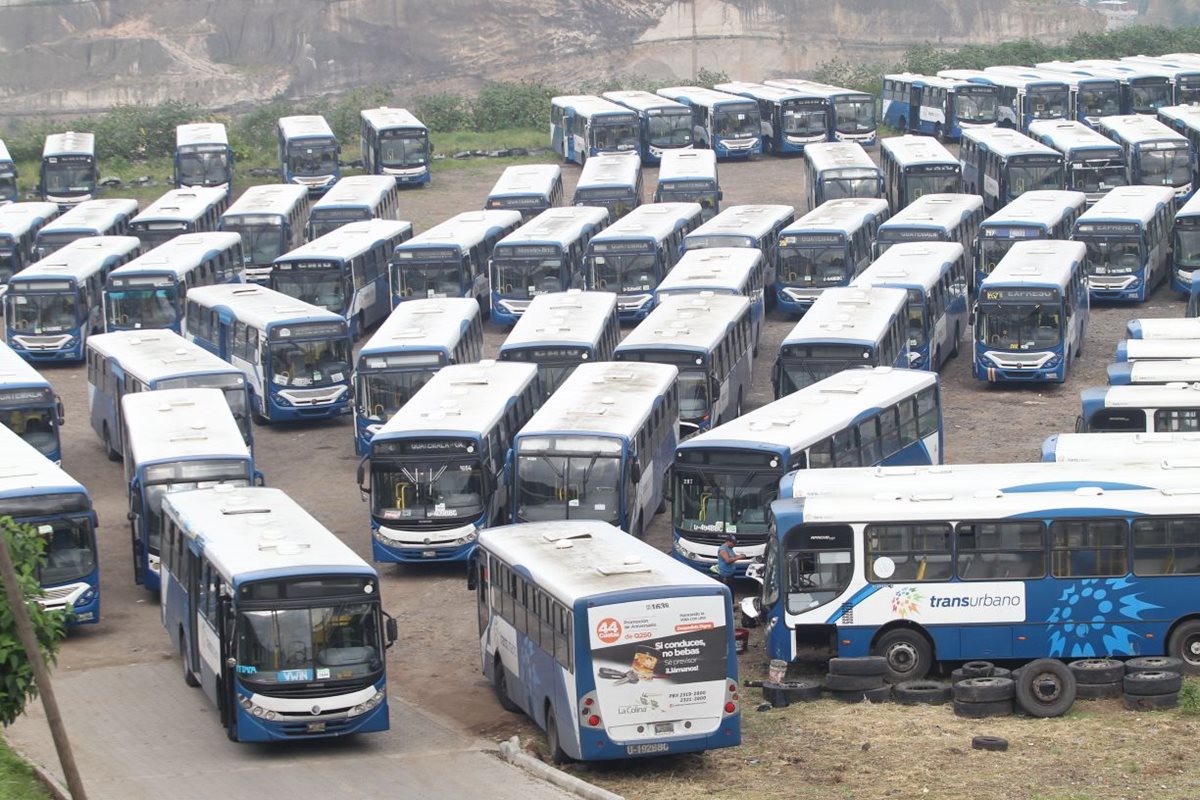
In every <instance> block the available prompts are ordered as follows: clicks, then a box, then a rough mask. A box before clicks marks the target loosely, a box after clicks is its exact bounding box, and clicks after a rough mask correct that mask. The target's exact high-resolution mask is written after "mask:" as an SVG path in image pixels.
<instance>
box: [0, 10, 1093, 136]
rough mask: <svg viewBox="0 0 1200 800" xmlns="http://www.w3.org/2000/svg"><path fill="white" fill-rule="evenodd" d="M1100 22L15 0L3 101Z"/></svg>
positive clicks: (1065, 28)
mask: <svg viewBox="0 0 1200 800" xmlns="http://www.w3.org/2000/svg"><path fill="white" fill-rule="evenodd" d="M1102 27H1103V23H1102V21H1101V20H1100V19H1099V18H1098V17H1097V16H1096V15H1094V14H1091V13H1090V12H1087V11H1084V10H1082V9H1081V8H1080V7H1079V6H1078V5H1076V4H1075V3H1074V1H1073V0H1050V2H1041V3H1026V2H1021V0H832V1H831V0H674V1H673V2H669V1H668V0H490V1H487V0H157V2H151V0H119V1H118V0H83V1H82V2H80V1H78V0H63V1H61V2H60V1H56V0H40V1H34V2H22V0H0V99H3V100H4V102H5V106H6V113H8V109H13V110H15V111H16V112H17V113H46V112H50V113H73V112H87V111H98V110H103V109H106V108H110V107H112V106H114V105H117V104H120V103H154V102H158V101H162V100H165V99H168V98H185V99H187V100H189V101H191V102H195V103H199V104H201V105H205V106H214V107H227V106H231V105H235V104H239V103H251V102H254V101H257V100H262V99H266V98H271V97H275V96H279V95H282V96H288V97H300V96H309V95H315V94H320V93H324V92H335V91H339V90H343V89H347V88H350V87H354V86H361V85H387V86H391V87H394V88H395V89H396V91H397V93H398V94H399V95H400V96H401V97H402V98H403V97H405V96H411V95H416V94H420V93H423V92H428V91H431V90H436V89H466V88H470V87H472V86H477V85H478V84H479V83H481V82H482V81H483V80H486V79H521V78H530V79H543V78H546V77H548V76H552V77H553V78H554V79H556V80H559V81H562V82H571V81H573V80H577V79H588V78H591V79H594V78H596V77H597V76H598V75H603V74H606V73H607V72H613V71H620V72H634V73H644V74H648V75H652V76H655V77H663V78H669V77H679V78H681V79H686V78H687V77H688V76H690V75H692V74H693V73H694V71H695V70H696V69H698V68H701V67H707V68H709V69H715V70H722V71H724V72H726V73H728V74H729V75H730V76H731V77H736V78H744V79H757V78H760V77H765V76H767V75H775V74H783V73H803V72H805V71H807V70H811V69H812V68H814V67H815V66H816V65H817V64H819V63H821V62H823V61H827V60H829V59H832V58H841V59H843V60H858V59H862V60H868V61H886V60H889V59H892V58H894V57H896V56H898V55H899V54H900V53H902V52H903V50H904V48H905V47H907V46H908V45H910V44H912V43H914V42H923V41H931V42H935V43H937V44H939V45H942V46H953V45H959V44H963V43H966V42H984V41H998V40H1001V39H1009V38H1018V37H1036V38H1040V39H1051V40H1055V39H1064V38H1067V37H1069V36H1071V35H1072V34H1074V33H1076V32H1078V31H1081V30H1099V29H1101V28H1102Z"/></svg>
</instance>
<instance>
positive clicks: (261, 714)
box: [238, 694, 279, 720]
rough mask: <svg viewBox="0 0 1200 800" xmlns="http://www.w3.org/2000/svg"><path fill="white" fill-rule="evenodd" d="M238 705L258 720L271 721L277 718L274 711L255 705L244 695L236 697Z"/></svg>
mask: <svg viewBox="0 0 1200 800" xmlns="http://www.w3.org/2000/svg"><path fill="white" fill-rule="evenodd" d="M238 705H240V706H241V707H242V708H244V709H245V710H246V711H248V712H250V715H251V716H252V717H256V718H258V719H266V720H273V719H275V718H276V717H278V716H279V715H278V714H276V713H275V712H274V711H271V710H269V709H266V708H263V707H262V706H259V705H255V704H254V703H252V702H251V701H250V698H249V697H247V696H246V695H244V694H240V695H238Z"/></svg>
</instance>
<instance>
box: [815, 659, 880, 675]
mask: <svg viewBox="0 0 1200 800" xmlns="http://www.w3.org/2000/svg"><path fill="white" fill-rule="evenodd" d="M886 672H887V659H886V658H884V657H883V656H862V657H859V658H831V659H829V674H830V675H873V676H877V677H882V676H883V675H884V674H885V673H886Z"/></svg>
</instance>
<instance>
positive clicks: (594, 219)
mask: <svg viewBox="0 0 1200 800" xmlns="http://www.w3.org/2000/svg"><path fill="white" fill-rule="evenodd" d="M596 160H597V159H592V163H595V162H596ZM608 221H609V216H608V212H607V211H605V210H604V209H603V208H595V207H591V206H573V207H571V208H552V209H550V210H548V211H543V212H542V213H541V214H538V215H537V216H536V217H534V218H533V220H531V221H530V222H527V223H525V224H524V225H522V226H521V227H520V228H518V229H517V230H515V231H513V232H512V233H510V234H508V235H507V236H505V237H504V238H503V239H501V240H500V241H499V242H497V243H496V245H495V247H493V248H492V261H491V294H492V302H491V311H492V319H493V320H494V321H495V322H498V323H500V324H501V325H512V324H514V323H515V322H516V321H517V320H518V319H519V318H520V317H521V314H523V313H524V312H525V309H526V308H527V307H528V306H529V302H530V301H531V300H532V299H533V298H535V297H537V296H538V295H541V294H548V293H552V292H563V291H566V290H568V289H582V288H583V287H584V286H585V285H586V282H587V281H586V278H585V273H584V262H583V259H584V255H585V254H586V253H587V248H588V244H589V242H591V240H592V237H594V236H595V235H596V234H597V233H599V232H600V231H602V230H604V226H605V225H607V224H608Z"/></svg>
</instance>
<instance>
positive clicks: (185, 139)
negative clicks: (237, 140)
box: [175, 122, 229, 147]
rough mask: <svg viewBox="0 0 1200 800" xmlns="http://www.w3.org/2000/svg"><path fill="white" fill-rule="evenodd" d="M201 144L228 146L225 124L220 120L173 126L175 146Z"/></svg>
mask: <svg viewBox="0 0 1200 800" xmlns="http://www.w3.org/2000/svg"><path fill="white" fill-rule="evenodd" d="M201 144H217V145H225V146H226V147H228V146H229V137H228V136H227V135H226V134H225V126H224V125H223V124H222V123H220V122H189V123H188V124H186V125H176V126H175V146H176V147H192V146H195V145H201Z"/></svg>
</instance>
